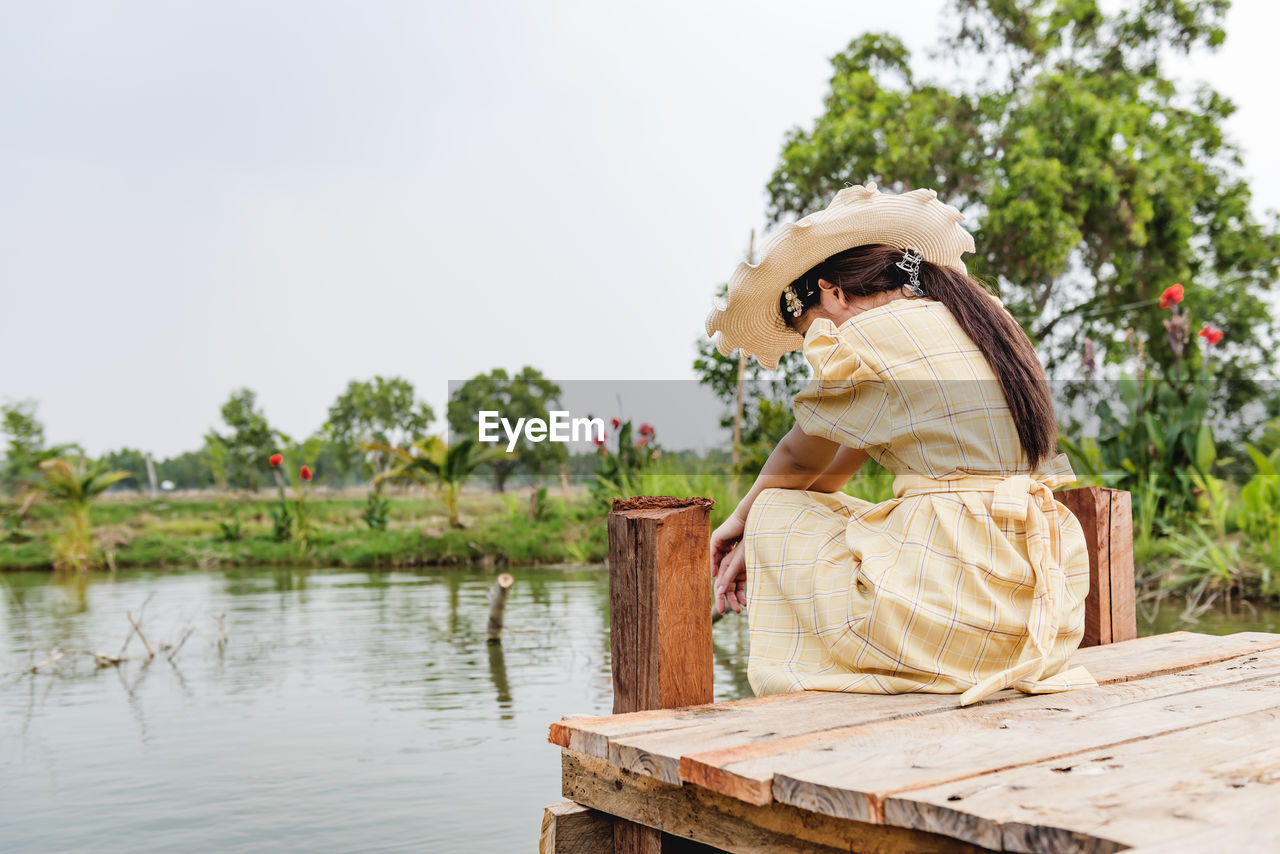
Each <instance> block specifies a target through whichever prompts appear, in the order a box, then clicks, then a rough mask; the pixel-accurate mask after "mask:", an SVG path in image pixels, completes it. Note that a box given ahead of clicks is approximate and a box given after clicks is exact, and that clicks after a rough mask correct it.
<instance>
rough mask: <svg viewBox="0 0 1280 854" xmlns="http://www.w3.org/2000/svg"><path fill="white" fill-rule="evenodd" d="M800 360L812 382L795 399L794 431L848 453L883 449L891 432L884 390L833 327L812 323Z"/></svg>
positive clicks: (820, 321)
mask: <svg viewBox="0 0 1280 854" xmlns="http://www.w3.org/2000/svg"><path fill="white" fill-rule="evenodd" d="M804 355H805V358H806V359H808V360H809V364H810V365H812V366H813V379H812V380H810V381H809V384H808V385H807V386H806V387H805V388H804V390H803V391H801V392H800V393H799V394H798V395H796V397H795V415H796V423H797V424H799V425H800V429H801V430H803V431H804V432H806V433H808V434H809V435H810V436H821V437H823V438H824V439H830V440H831V441H833V442H839V443H840V444H841V445H846V446H848V447H851V448H870V447H875V446H876V445H884V444H887V443H888V441H889V437H890V434H891V432H892V428H893V419H892V417H891V413H890V406H889V393H888V389H887V388H886V387H885V384H884V381H883V380H882V379H881V378H880V375H879V374H878V373H877V372H876V370H875V368H874V367H872V365H870V364H869V363H868V362H867V360H866V359H865V358H863V356H861V355H860V354H859V353H858V352H857V351H856V349H855V348H854V346H853V345H852V344H851V343H850V341H849V340H848V339H847V338H846V336H845V335H842V334H841V333H840V332H839V331H838V330H837V328H836V325H835V324H834V323H832V322H831V321H830V320H828V319H827V318H825V317H824V318H818V319H816V320H814V322H813V324H812V325H811V326H810V328H809V331H808V334H807V335H805V342H804Z"/></svg>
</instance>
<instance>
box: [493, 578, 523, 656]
mask: <svg viewBox="0 0 1280 854" xmlns="http://www.w3.org/2000/svg"><path fill="white" fill-rule="evenodd" d="M515 581H516V580H515V579H514V578H512V577H511V574H510V573H507V572H504V573H502V575H499V576H498V580H497V581H495V582H493V586H492V587H490V588H489V631H488V637H487V638H486V640H487V641H488V642H489V643H502V618H503V615H504V613H505V612H506V610H507V593H508V592H510V590H511V585H512V584H515Z"/></svg>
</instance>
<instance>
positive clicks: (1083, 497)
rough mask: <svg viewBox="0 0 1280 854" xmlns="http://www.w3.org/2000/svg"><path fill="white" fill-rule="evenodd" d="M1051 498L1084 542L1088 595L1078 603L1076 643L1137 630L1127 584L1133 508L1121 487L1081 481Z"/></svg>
mask: <svg viewBox="0 0 1280 854" xmlns="http://www.w3.org/2000/svg"><path fill="white" fill-rule="evenodd" d="M1054 498H1056V499H1057V500H1058V501H1060V502H1061V503H1062V504H1064V505H1066V507H1067V509H1068V510H1070V511H1071V512H1072V513H1073V514H1075V517H1076V519H1078V520H1079V521H1080V527H1081V528H1082V529H1084V539H1085V543H1086V544H1087V545H1088V547H1089V595H1088V597H1087V598H1086V599H1085V603H1084V638H1083V639H1082V640H1081V641H1080V646H1082V647H1092V646H1097V645H1098V644H1108V643H1117V642H1119V641H1125V640H1131V639H1133V638H1135V637H1137V636H1138V620H1137V610H1136V609H1135V607H1134V601H1133V600H1134V584H1133V512H1132V507H1131V501H1132V499H1131V497H1130V495H1129V493H1128V492H1125V491H1124V490H1122V489H1106V488H1104V487H1100V486H1085V487H1081V488H1079V489H1063V490H1059V491H1058V492H1055V493H1054Z"/></svg>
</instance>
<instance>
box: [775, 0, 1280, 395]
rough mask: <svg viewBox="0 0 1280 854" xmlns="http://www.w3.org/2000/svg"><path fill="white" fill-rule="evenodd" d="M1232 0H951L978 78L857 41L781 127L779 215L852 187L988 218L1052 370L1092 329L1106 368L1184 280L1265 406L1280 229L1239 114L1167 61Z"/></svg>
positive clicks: (887, 45) (1070, 360)
mask: <svg viewBox="0 0 1280 854" xmlns="http://www.w3.org/2000/svg"><path fill="white" fill-rule="evenodd" d="M1228 5H1229V4H1228V2H1226V0H1137V2H1132V3H1130V4H1128V6H1127V7H1126V8H1124V9H1122V10H1120V11H1118V12H1116V13H1115V14H1111V15H1108V14H1104V13H1103V12H1102V10H1101V9H1100V8H1099V4H1098V3H1097V2H1096V0H953V4H952V6H953V11H954V12H955V13H956V14H955V16H954V19H955V20H956V21H957V22H958V26H957V28H956V32H955V33H954V35H953V36H951V37H950V38H949V39H947V40H945V43H944V46H945V47H946V48H947V49H948V50H949V52H950V53H951V54H952V55H953V56H954V58H955V59H956V61H957V63H963V64H966V65H968V66H969V67H971V68H980V67H982V66H983V63H985V64H986V73H985V74H984V75H983V76H982V77H981V79H980V81H979V82H978V83H977V84H975V85H973V86H971V87H948V86H944V85H941V84H939V83H936V82H933V81H927V80H920V79H918V78H917V76H916V74H915V73H914V71H913V68H912V63H911V56H910V54H909V52H908V51H907V49H906V48H905V47H904V46H903V45H902V43H901V42H899V41H898V40H897V39H896V38H894V37H893V36H890V35H883V34H874V33H871V34H864V35H861V36H858V37H857V38H855V39H854V40H853V41H852V42H851V43H850V45H849V46H848V48H847V49H845V50H844V51H842V52H841V53H839V54H837V55H836V56H835V57H834V58H833V59H832V76H831V80H830V88H829V91H828V93H827V96H826V101H825V109H824V111H823V113H822V115H821V116H819V117H818V118H817V120H816V121H815V122H814V123H813V125H812V126H811V127H809V128H799V127H797V128H794V129H792V130H791V131H790V132H788V134H787V135H786V137H785V140H784V144H783V151H782V156H781V162H780V164H779V165H778V167H777V170H776V171H775V173H774V175H773V176H772V178H771V180H770V181H769V184H768V193H769V198H770V216H771V218H772V220H773V221H774V222H778V221H781V220H783V219H784V218H787V217H789V216H790V215H801V214H804V213H807V212H810V211H813V210H815V209H817V208H820V207H822V206H824V205H825V204H826V203H827V202H828V201H829V200H830V198H831V196H832V195H833V194H834V193H835V192H836V191H837V190H838V189H840V188H841V187H842V186H844V185H845V184H846V183H847V182H866V181H877V182H878V183H880V184H881V185H883V186H885V187H886V189H890V190H894V191H903V190H908V189H911V188H913V187H921V186H924V187H931V188H933V189H936V190H937V191H938V195H939V198H940V199H942V200H943V201H945V202H947V203H949V204H952V205H955V206H956V207H957V208H959V209H960V210H961V211H963V212H964V213H965V214H966V215H967V216H968V217H969V218H970V220H971V222H974V223H976V225H977V229H976V233H975V242H976V244H977V253H976V257H974V258H972V259H971V261H970V269H971V271H972V272H974V273H975V274H977V275H979V276H980V277H983V278H985V279H987V280H989V281H991V282H993V283H994V284H995V285H996V286H997V288H998V290H999V291H1000V293H1001V295H1002V297H1003V298H1004V300H1005V303H1006V305H1007V306H1008V307H1009V309H1010V310H1011V311H1012V312H1013V313H1014V315H1015V316H1016V317H1018V318H1019V319H1020V320H1021V321H1022V322H1023V325H1024V326H1025V327H1026V329H1027V330H1028V333H1029V334H1030V335H1031V337H1032V339H1033V340H1034V341H1037V343H1038V344H1039V345H1040V347H1041V350H1042V353H1043V354H1044V355H1045V357H1046V358H1047V359H1048V363H1049V366H1050V370H1051V372H1052V371H1053V370H1055V369H1056V368H1057V367H1058V366H1067V365H1069V366H1071V367H1074V365H1075V363H1076V361H1077V356H1076V353H1075V351H1076V348H1077V347H1078V346H1079V345H1080V342H1082V341H1083V340H1084V338H1085V337H1089V338H1091V339H1092V340H1093V341H1095V342H1097V343H1098V344H1100V345H1101V347H1102V349H1103V350H1104V353H1105V357H1106V359H1107V360H1108V361H1110V362H1120V361H1122V360H1123V359H1124V358H1125V354H1126V348H1125V333H1126V330H1128V329H1130V328H1133V329H1135V330H1136V332H1137V334H1139V335H1140V336H1142V337H1144V338H1145V339H1146V340H1155V339H1158V338H1160V337H1161V336H1162V335H1164V331H1165V330H1164V328H1163V326H1162V321H1163V319H1164V318H1163V315H1162V314H1161V313H1160V312H1158V311H1154V310H1152V308H1153V305H1154V303H1155V301H1156V299H1157V297H1158V295H1159V294H1160V293H1161V291H1162V290H1163V289H1164V288H1165V287H1166V286H1168V285H1171V284H1174V283H1175V282H1180V283H1184V284H1185V285H1186V288H1187V295H1188V299H1189V300H1192V301H1195V302H1196V303H1197V304H1200V305H1204V306H1212V312H1211V313H1209V314H1208V316H1206V317H1204V318H1203V319H1204V320H1205V321H1211V322H1213V323H1216V324H1217V326H1219V327H1220V328H1221V329H1222V330H1223V331H1224V332H1225V333H1226V340H1227V342H1229V343H1228V344H1227V345H1224V346H1225V347H1228V348H1229V352H1228V354H1227V355H1228V358H1226V359H1224V368H1223V370H1222V371H1221V372H1220V373H1219V379H1220V380H1224V381H1225V383H1224V384H1223V388H1224V389H1225V390H1226V391H1227V392H1228V393H1229V394H1230V396H1231V401H1232V402H1233V403H1235V404H1239V403H1242V402H1243V401H1244V400H1247V399H1251V398H1253V397H1256V396H1257V395H1258V394H1259V389H1258V387H1257V386H1256V384H1255V382H1254V380H1253V377H1254V376H1255V375H1257V374H1258V373H1259V369H1260V368H1261V367H1262V366H1263V365H1264V364H1269V362H1270V357H1269V352H1268V349H1269V347H1270V344H1269V342H1270V341H1271V339H1272V336H1273V333H1274V328H1273V323H1272V318H1271V317H1270V314H1269V312H1268V309H1267V305H1266V302H1265V297H1266V295H1267V292H1268V290H1269V289H1270V288H1271V287H1272V285H1273V283H1274V282H1275V280H1276V274H1277V270H1278V268H1280V237H1278V234H1280V220H1278V219H1276V218H1275V216H1274V214H1273V215H1272V216H1271V218H1270V221H1269V222H1267V223H1265V224H1264V223H1260V222H1258V221H1257V220H1256V218H1255V217H1254V216H1253V214H1251V212H1250V200H1251V194H1250V190H1249V186H1248V184H1247V183H1246V181H1245V180H1244V178H1243V177H1242V176H1241V174H1240V165H1241V159H1240V153H1239V150H1238V148H1237V147H1236V146H1235V144H1234V143H1233V142H1231V141H1230V140H1228V139H1227V138H1225V137H1224V135H1223V133H1222V129H1221V128H1222V125H1223V121H1224V120H1225V119H1226V118H1227V117H1228V116H1230V115H1231V113H1232V112H1233V111H1234V109H1235V107H1234V105H1233V104H1232V103H1231V102H1230V101H1229V100H1228V99H1226V98H1224V97H1223V96H1222V95H1220V94H1218V93H1217V92H1215V91H1213V89H1212V88H1210V87H1208V86H1207V85H1199V86H1196V87H1193V88H1188V87H1180V86H1179V85H1177V84H1176V83H1175V82H1174V81H1173V80H1172V79H1171V78H1170V77H1169V75H1168V74H1167V73H1166V69H1165V62H1164V59H1163V57H1164V56H1165V55H1167V53H1168V52H1169V51H1173V52H1179V53H1184V54H1185V53H1190V52H1192V51H1198V50H1213V49H1216V48H1217V47H1218V46H1220V45H1221V44H1222V43H1223V40H1224V38H1225V33H1224V32H1223V30H1222V25H1221V24H1222V18H1223V15H1224V14H1225V12H1226V9H1227V8H1228ZM1108 345H1110V346H1108ZM1165 353H1166V354H1167V351H1165Z"/></svg>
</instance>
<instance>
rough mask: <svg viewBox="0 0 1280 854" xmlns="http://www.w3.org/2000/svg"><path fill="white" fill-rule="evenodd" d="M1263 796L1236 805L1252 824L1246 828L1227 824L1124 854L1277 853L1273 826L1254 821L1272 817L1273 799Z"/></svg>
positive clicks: (1265, 822) (1134, 849)
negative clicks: (1260, 800) (1246, 812)
mask: <svg viewBox="0 0 1280 854" xmlns="http://www.w3.org/2000/svg"><path fill="white" fill-rule="evenodd" d="M1266 794H1267V796H1268V797H1267V799H1266V800H1265V801H1263V802H1258V803H1255V804H1252V805H1248V804H1241V805H1239V807H1240V808H1243V809H1246V810H1249V811H1250V812H1251V813H1252V815H1251V818H1252V819H1253V820H1252V821H1250V822H1249V823H1247V824H1231V825H1228V826H1227V827H1214V828H1212V829H1210V830H1202V831H1200V832H1198V833H1194V832H1189V833H1186V834H1180V835H1178V836H1177V837H1175V838H1173V839H1166V840H1165V841H1163V842H1157V843H1155V844H1154V845H1143V846H1141V847H1139V848H1130V849H1127V850H1128V854H1204V852H1206V851H1230V852H1245V851H1254V852H1274V851H1276V850H1277V849H1280V839H1278V838H1277V833H1276V828H1275V824H1274V823H1273V822H1272V821H1269V820H1267V821H1258V820H1256V817H1258V816H1261V817H1264V818H1267V819H1269V818H1270V817H1272V816H1274V815H1275V795H1274V794H1271V793H1270V792H1268V793H1266Z"/></svg>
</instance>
